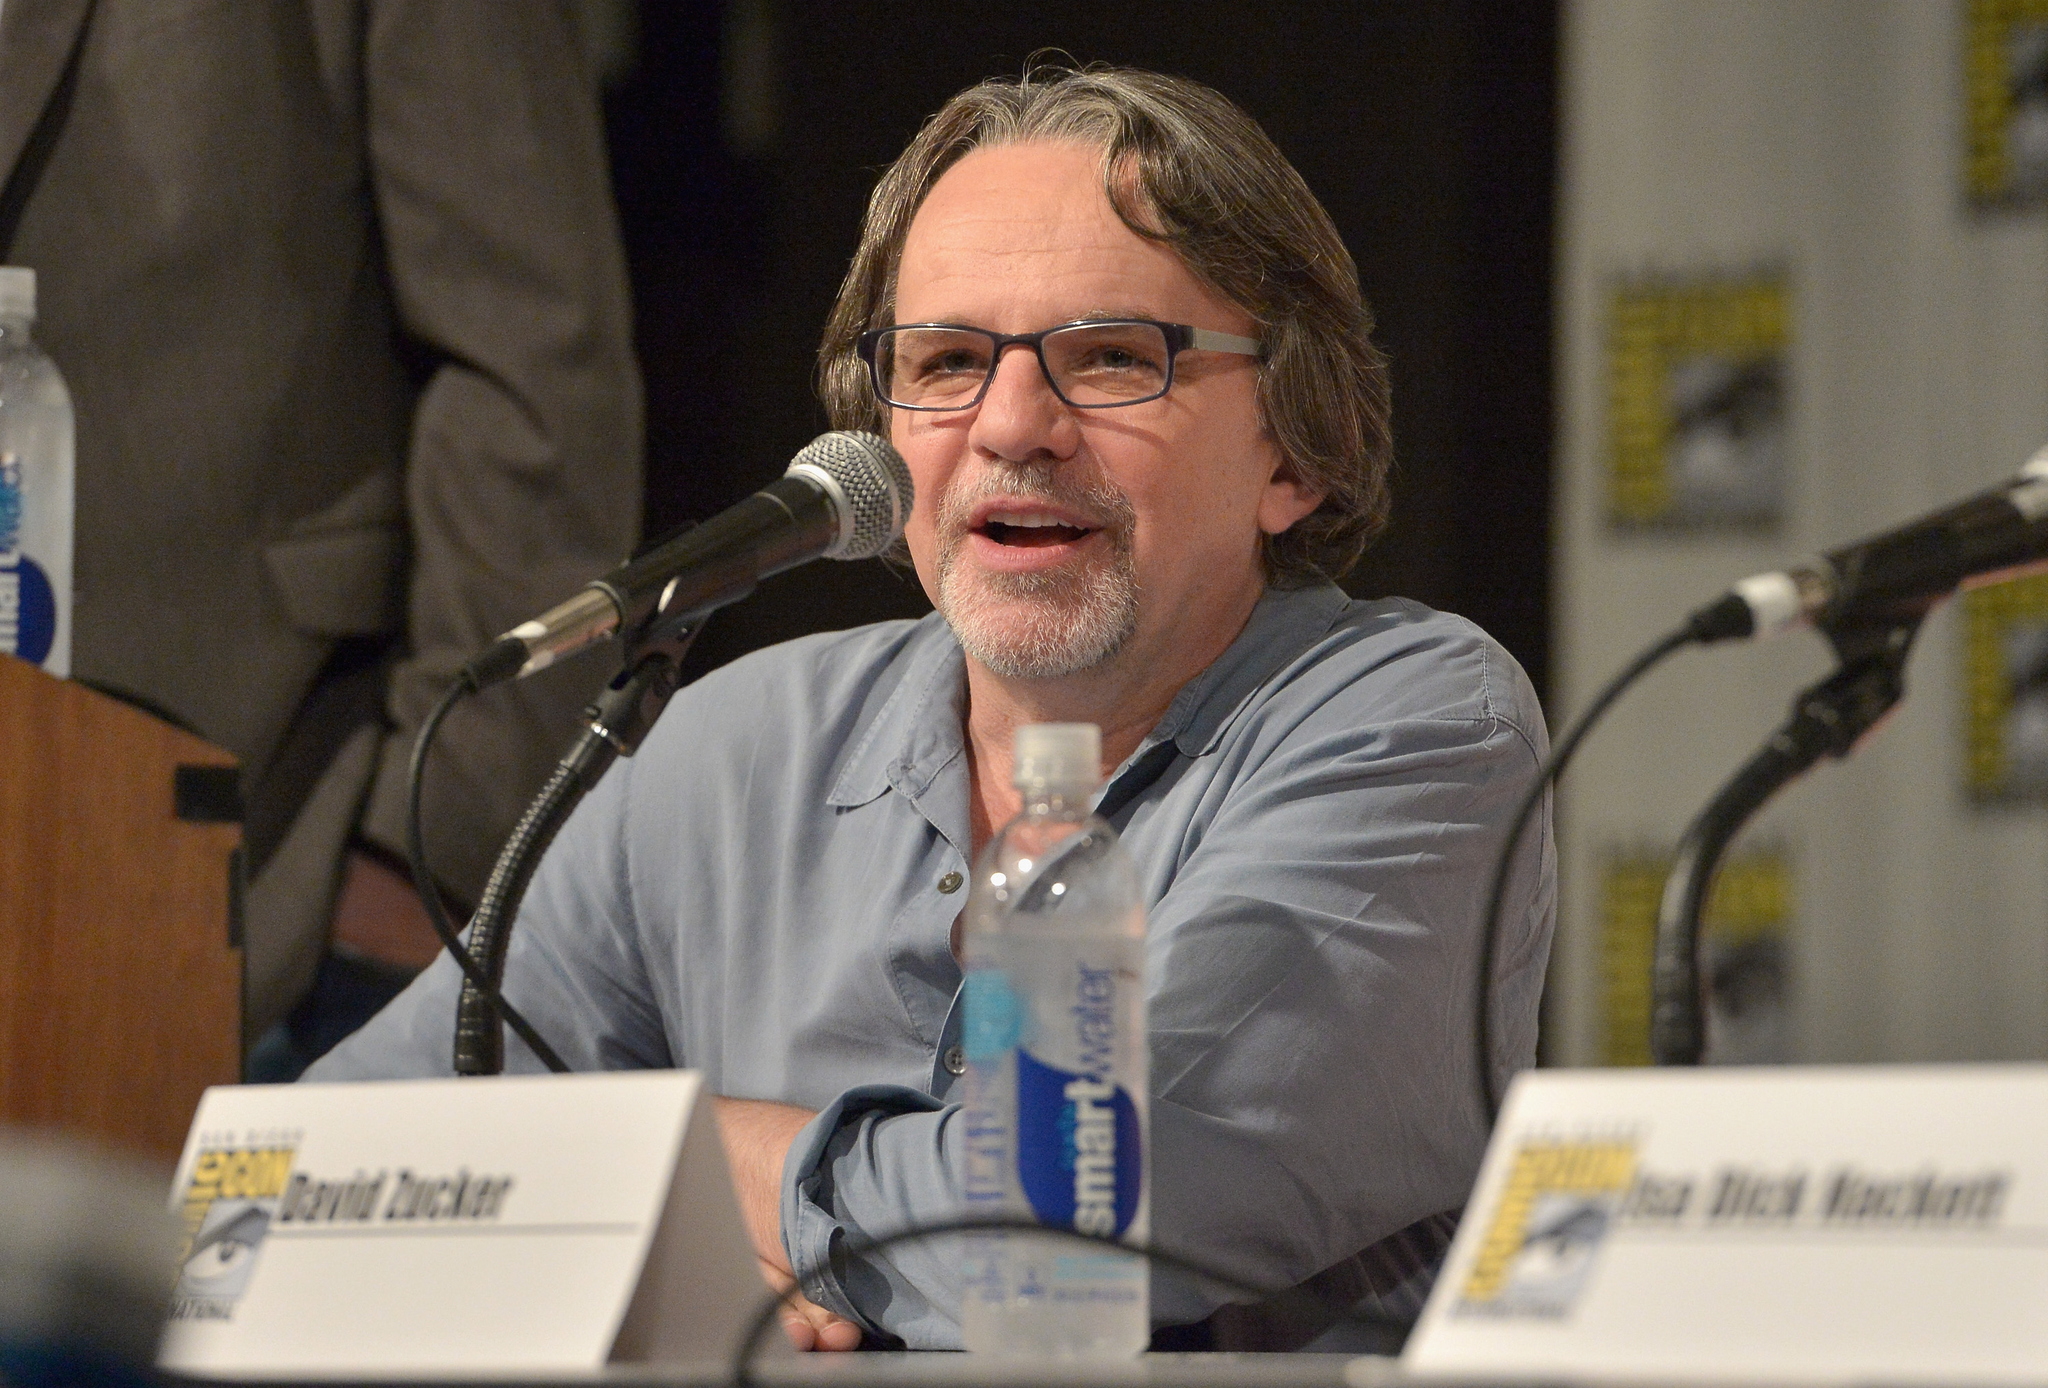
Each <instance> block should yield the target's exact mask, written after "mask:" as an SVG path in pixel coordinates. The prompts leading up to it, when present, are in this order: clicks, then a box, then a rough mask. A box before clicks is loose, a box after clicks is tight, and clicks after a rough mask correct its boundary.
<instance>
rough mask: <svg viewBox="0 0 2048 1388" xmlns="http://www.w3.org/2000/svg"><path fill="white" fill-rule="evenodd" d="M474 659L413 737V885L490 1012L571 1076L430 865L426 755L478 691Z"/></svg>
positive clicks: (409, 780) (408, 792) (409, 794)
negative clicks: (482, 955) (487, 963)
mask: <svg viewBox="0 0 2048 1388" xmlns="http://www.w3.org/2000/svg"><path fill="white" fill-rule="evenodd" d="M475 663H476V662H472V663H471V664H470V665H466V666H464V667H463V669H462V673H461V674H460V675H458V676H456V678H455V679H454V681H453V682H452V683H450V684H449V686H448V692H447V693H445V694H443V695H442V696H441V702H439V703H438V704H435V705H434V711H433V712H432V713H429V714H428V715H427V719H426V721H425V722H424V723H422V724H420V731H419V735H418V736H417V737H415V738H414V739H413V743H412V761H411V763H410V765H408V767H407V768H406V786H405V850H406V857H407V858H408V859H409V860H410V862H411V864H412V883H413V887H414V889H415V890H416V891H418V892H419V897H420V902H421V904H422V905H424V906H425V907H426V908H427V920H428V922H429V923H430V924H431V925H432V926H433V927H434V934H435V935H436V936H438V937H439V938H440V941H441V944H442V946H443V947H444V948H445V949H446V950H447V951H448V953H449V954H450V955H451V956H452V957H453V958H454V960H455V962H456V964H457V965H458V966H459V967H460V968H461V970H462V976H463V977H464V978H466V979H467V980H469V984H470V986H471V987H472V988H474V989H475V990H476V991H477V992H478V993H479V994H481V995H482V996H483V998H484V1000H485V1001H486V1002H487V1003H488V1004H489V1005H490V1007H491V1010H493V1011H494V1012H496V1013H497V1014H498V1015H499V1016H500V1017H502V1018H504V1019H505V1025H506V1026H508V1027H510V1028H512V1031H513V1033H514V1034H515V1035H517V1036H518V1037H519V1039H520V1040H521V1041H524V1042H525V1043H526V1045H527V1048H528V1049H529V1050H531V1051H532V1052H533V1053H534V1054H535V1055H537V1056H539V1057H540V1061H541V1064H543V1065H545V1066H547V1067H548V1069H550V1070H552V1071H554V1072H555V1073H556V1074H558V1075H562V1074H567V1073H568V1072H569V1065H568V1063H567V1062H566V1061H564V1060H563V1059H562V1057H561V1056H560V1055H558V1054H557V1053H556V1051H555V1048H554V1047H553V1046H550V1045H549V1044H548V1043H547V1041H546V1039H545V1038H543V1037H542V1036H541V1034H540V1033H539V1032H538V1031H536V1030H534V1027H533V1024H532V1023H531V1022H529V1021H527V1020H526V1018H525V1017H524V1016H523V1015H521V1013H520V1011H519V1009H518V1008H516V1007H514V1006H513V1005H512V1004H511V1003H509V1002H507V1001H506V1000H505V995H504V994H503V993H501V992H499V991H498V985H497V982H496V981H495V980H494V979H492V978H491V976H490V975H489V974H488V973H487V972H486V971H485V969H484V967H483V965H481V964H479V963H478V962H477V961H475V960H473V959H471V958H470V957H469V951H468V950H466V949H464V948H463V947H462V938H461V936H460V935H459V934H458V933H457V932H456V928H455V922H454V921H452V920H450V919H449V917H448V908H447V907H446V906H444V905H443V904H442V902H441V889H440V886H439V884H438V883H436V882H435V881H434V873H433V870H432V868H430V867H429V866H428V864H427V839H426V835H425V833H424V832H422V830H421V827H420V791H421V787H422V785H423V783H424V782H425V780H426V769H427V753H428V751H429V750H430V749H431V748H432V747H433V745H434V738H435V737H436V736H437V735H438V734H439V733H440V731H441V724H442V723H443V722H444V721H445V720H446V719H447V717H448V715H449V713H450V712H452V711H453V710H454V708H455V706H456V705H457V704H459V703H461V702H462V701H463V700H464V699H466V698H468V697H469V696H470V695H471V694H474V693H476V692H477V688H478V685H479V680H478V677H477V671H476V670H475V668H474V665H475Z"/></svg>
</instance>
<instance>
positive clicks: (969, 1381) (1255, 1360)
mask: <svg viewBox="0 0 2048 1388" xmlns="http://www.w3.org/2000/svg"><path fill="white" fill-rule="evenodd" d="M1396 1363H1397V1361H1395V1360H1393V1359H1386V1358H1379V1357H1375V1356H1358V1355H1349V1354H1146V1355H1141V1356H1140V1357H1138V1358H1136V1359H1127V1360H1099V1359H1098V1360H1081V1359H1067V1360H1062V1359H999V1358H995V1357H993V1356H984V1355H969V1354H918V1353H888V1352H882V1353H864V1354H807V1355H802V1356H776V1357H774V1358H771V1359H764V1360H761V1361H759V1362H758V1363H756V1364H755V1366H754V1368H753V1371H752V1378H753V1382H754V1383H755V1384H756V1385H758V1388H956V1386H957V1388H1032V1385H1039V1384H1043V1385H1048V1388H1382V1385H1390V1384H1392V1383H1393V1382H1394V1380H1395V1379H1396V1378H1397V1377H1398V1370H1397V1369H1396ZM164 1378H165V1381H166V1382H170V1383H198V1382H202V1381H205V1382H212V1381H213V1380H197V1379H186V1378H181V1377H178V1376H175V1375H165V1376H164ZM267 1381H268V1380H247V1379H239V1380H233V1382H234V1383H236V1384H237V1385H238V1388H253V1385H254V1384H256V1383H261V1382H267ZM360 1381H361V1382H363V1383H365V1384H366V1385H367V1384H371V1383H374V1384H375V1385H376V1388H393V1382H394V1381H393V1380H391V1379H378V1380H360ZM731 1381H732V1379H731V1377H730V1373H729V1370H728V1368H727V1367H725V1366H715V1367H714V1366H708V1365H707V1366H702V1367H698V1366H677V1365H659V1366H620V1367H615V1368H610V1369H607V1370H605V1371H604V1372H603V1373H601V1374H593V1375H590V1376H588V1377H572V1376H559V1375H550V1376H547V1377H538V1376H536V1377H521V1376H517V1375H506V1376H503V1377H495V1378H489V1379H468V1380H465V1379H459V1378H442V1379H436V1380H432V1382H434V1383H435V1384H436V1385H438V1388H449V1385H452V1384H457V1383H463V1382H474V1383H478V1384H488V1385H490V1388H562V1385H567V1384H591V1383H606V1384H621V1385H625V1384H634V1385H643V1384H644V1385H649V1386H650V1388H652V1386H653V1385H663V1386H664V1388H721V1386H722V1385H724V1384H728V1383H730V1382H731ZM277 1382H280V1383H282V1382H284V1380H277ZM297 1382H300V1383H303V1382H305V1380H297ZM322 1382H323V1383H328V1382H330V1381H329V1380H322ZM331 1382H332V1385H333V1388H342V1385H344V1384H347V1383H350V1382H354V1380H332V1381H331Z"/></svg>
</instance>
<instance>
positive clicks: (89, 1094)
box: [0, 656, 242, 1163]
mask: <svg viewBox="0 0 2048 1388" xmlns="http://www.w3.org/2000/svg"><path fill="white" fill-rule="evenodd" d="M0 759H4V766H5V769H4V770H0V1123H5V1124H19V1125H24V1126H29V1127H36V1128H43V1129H57V1130H60V1131H64V1132H68V1133H71V1134H74V1135H76V1136H79V1137H82V1138H85V1139H87V1140H90V1141H94V1142H98V1143H102V1144H105V1145H111V1146H115V1147H119V1148H123V1149H126V1150H127V1151H129V1152H131V1153H135V1154H138V1155H143V1156H147V1157H151V1158H155V1159H157V1160H160V1161H164V1162H166V1163H168V1162H172V1161H175V1160H176V1158H177V1154H178V1151H179V1149H180V1148H181V1147H182V1146H183V1144H184V1140H185V1131H186V1129H187V1128H188V1127H189V1126H190V1125H191V1121H192V1111H193V1109H194V1108H195V1107H197V1105H198V1103H199V1095H200V1092H201V1091H202V1090H203V1089H205V1088H206V1086H207V1085H209V1084H226V1083H233V1082H234V1081H235V1080H236V1079H238V1078H239V1077H240V1072H241V1015H242V957H241V950H240V949H239V948H238V945H239V941H238V940H237V939H235V938H234V937H233V932H234V930H235V929H236V923H235V922H234V921H233V920H232V915H233V908H232V904H231V903H232V898H233V892H234V889H235V883H234V878H235V875H236V873H237V872H238V870H239V869H238V867H237V866H236V864H235V862H234V861H233V860H234V859H235V857H236V854H237V849H238V847H239V845H240V842H241V829H240V827H239V826H238V825H237V824H236V823H234V822H230V821H232V820H233V819H234V818H235V817H236V813H237V812H236V808H235V797H234V794H233V780H232V777H233V775H234V758H233V757H231V756H229V755H228V754H227V753H226V752H224V751H222V750H221V749H220V748H218V747H215V746H213V745H212V744H210V743H208V742H205V741H202V740H201V739H199V738H197V737H194V736H192V735H191V734H189V733H185V732H180V731H179V730H178V729H176V728H173V727H171V726H170V725H169V724H167V723H163V722H161V721H159V720H158V719H155V718H152V717H150V716H149V715H148V714H146V713H143V712H140V711H139V710H137V709H134V708H131V707H129V706H128V705H126V704H123V703H121V702H119V701H118V700H115V699H110V698H107V697H106V696H104V695H101V694H97V693H94V692H93V691H92V690H90V689H87V688H86V687H84V686H83V685H79V684H74V683H71V682H70V681H67V680H59V679H54V678H52V677H51V676H49V675H47V674H45V673H43V672H42V671H41V670H39V669H37V668H35V667H34V666H32V665H29V664H27V663H25V662H23V661H19V660H16V659H13V658H12V657H9V656H0ZM181 811H182V817H181Z"/></svg>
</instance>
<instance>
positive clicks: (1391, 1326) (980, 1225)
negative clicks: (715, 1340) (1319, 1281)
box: [727, 1215, 1412, 1388]
mask: <svg viewBox="0 0 2048 1388" xmlns="http://www.w3.org/2000/svg"><path fill="white" fill-rule="evenodd" d="M1002 1232H1015V1233H1030V1234H1046V1235H1050V1236H1051V1237H1053V1238H1059V1239H1067V1240H1071V1241H1074V1242H1078V1243H1086V1244H1093V1245H1096V1246H1097V1247H1104V1248H1111V1249H1115V1250H1116V1251H1117V1252H1119V1253H1130V1254H1134V1255H1135V1256H1137V1257H1140V1258H1143V1259H1144V1260H1145V1261H1146V1262H1147V1263H1151V1264H1154V1265H1157V1266H1160V1267H1167V1268H1171V1269H1173V1270H1174V1271H1176V1272H1184V1273H1187V1274H1189V1275H1190V1276H1193V1277H1200V1278H1203V1279H1205V1280H1206V1281H1210V1282H1217V1283H1221V1284H1222V1285H1223V1286H1225V1287H1228V1288H1229V1289H1230V1290H1231V1291H1232V1292H1234V1293H1237V1294H1239V1295H1242V1296H1249V1297H1256V1298H1258V1299H1259V1300H1260V1301H1265V1302H1277V1303H1279V1304H1281V1305H1288V1304H1293V1305H1296V1306H1303V1307H1307V1308H1309V1309H1312V1310H1315V1311H1319V1312H1321V1313H1322V1314H1323V1315H1324V1316H1325V1317H1327V1318H1328V1319H1329V1324H1331V1325H1337V1324H1352V1325H1359V1326H1363V1327H1366V1328H1368V1329H1372V1330H1378V1331H1385V1332H1391V1333H1392V1334H1395V1335H1399V1336H1405V1335H1406V1334H1407V1333H1408V1332H1409V1330H1410V1329H1412V1326H1411V1325H1410V1324H1409V1323H1408V1322H1407V1321H1404V1320H1399V1319H1397V1318H1395V1317H1393V1316H1387V1315H1377V1314H1374V1313H1372V1312H1368V1311H1361V1310H1360V1309H1359V1308H1358V1306H1357V1305H1356V1304H1355V1303H1340V1302H1337V1301H1335V1300H1333V1299H1332V1298H1330V1297H1326V1296H1322V1295H1319V1294H1317V1293H1315V1292H1312V1291H1309V1290H1307V1289H1306V1288H1304V1287H1298V1286H1297V1287H1281V1288H1277V1289H1276V1288H1272V1287H1261V1286H1257V1285H1255V1284H1253V1283H1251V1282H1247V1281H1246V1280H1245V1279H1244V1278H1242V1277H1240V1276H1238V1275H1237V1274H1236V1273H1234V1272H1225V1271H1223V1270H1222V1269H1220V1268H1218V1267H1216V1266H1215V1265H1214V1264H1211V1263H1207V1262H1204V1261H1202V1260H1201V1259H1199V1258H1193V1257H1190V1256H1188V1255H1187V1254H1185V1253H1176V1252H1174V1251H1173V1250H1171V1249H1167V1248H1161V1247H1159V1246H1158V1245H1157V1244H1132V1243H1125V1242H1124V1241H1123V1240H1121V1239H1117V1238H1112V1237H1108V1236H1105V1235H1101V1234H1084V1233H1082V1232H1081V1231H1080V1230H1078V1229H1072V1228H1067V1227H1065V1226H1063V1225H1057V1224H1038V1223H1035V1222H1034V1221H1032V1220H1028V1219H1019V1218H1016V1217H1013V1216H990V1215H980V1216H967V1217H963V1218H959V1219H936V1220H931V1221H928V1222H926V1223H924V1224H915V1225H911V1226H909V1227H908V1228H903V1229H898V1230H896V1231H895V1232H893V1233H888V1234H879V1235H874V1236H862V1237H857V1238H850V1239H847V1240H845V1241H844V1242H843V1243H841V1244H838V1245H836V1246H835V1247H834V1248H833V1256H834V1258H835V1259H836V1258H840V1257H860V1256H862V1255H864V1254H868V1253H879V1252H882V1251H883V1250H884V1249H888V1248H893V1247H894V1246H896V1245H897V1244H900V1243H912V1242H916V1241H917V1240H919V1239H928V1238H936V1237H938V1236H940V1235H942V1234H983V1233H1002ZM801 1291H802V1289H801V1288H799V1287H794V1286H792V1287H791V1288H790V1289H789V1290H788V1291H786V1292H770V1293H769V1294H768V1296H767V1298H766V1299H765V1300H764V1301H762V1303H761V1307H760V1310H759V1311H757V1312H756V1313H755V1315H754V1319H753V1320H752V1321H751V1322H750V1323H749V1324H748V1326H747V1329H746V1331H745V1332H744V1333H743V1334H742V1335H741V1336H740V1342H739V1344H738V1345H737V1346H736V1347H735V1348H734V1350H733V1357H732V1369H731V1372H730V1373H729V1374H728V1375H727V1380H728V1382H729V1383H730V1384H731V1385H732V1388H759V1385H758V1384H757V1382H756V1380H755V1378H754V1375H753V1372H752V1370H751V1368H750V1367H749V1366H750V1365H751V1364H752V1363H753V1360H754V1356H755V1355H756V1354H757V1353H759V1352H760V1348H761V1341H762V1340H763V1339H765V1338H766V1337H767V1334H768V1331H769V1329H770V1328H771V1327H772V1326H773V1325H774V1324H775V1320H776V1317H777V1315H778V1314H779V1313H780V1312H781V1310H782V1308H783V1307H784V1306H786V1305H788V1304H789V1303H790V1301H791V1299H792V1298H794V1297H796V1296H797V1295H799V1294H800V1293H801Z"/></svg>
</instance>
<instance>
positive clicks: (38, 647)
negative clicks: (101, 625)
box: [0, 453, 57, 665]
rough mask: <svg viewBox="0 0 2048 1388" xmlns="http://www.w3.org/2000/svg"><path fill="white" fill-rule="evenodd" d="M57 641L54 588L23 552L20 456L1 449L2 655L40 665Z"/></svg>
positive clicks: (0, 626)
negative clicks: (3, 451)
mask: <svg viewBox="0 0 2048 1388" xmlns="http://www.w3.org/2000/svg"><path fill="white" fill-rule="evenodd" d="M56 640H57V593H56V589H55V588H53V587H52V586H51V584H50V578H49V575H48V574H46V573H44V572H43V569H42V566H41V565H39V564H37V563H36V561H35V560H33V559H31V558H29V557H28V556H27V555H25V554H23V553H22V552H21V461H20V459H19V458H18V457H17V456H16V455H15V454H13V453H0V655H11V656H18V657H20V658H21V659H23V660H26V661H28V662H29V663H30V664H31V665H40V664H42V663H43V660H44V659H45V657H47V656H48V655H49V654H50V647H51V646H52V645H53V644H55V642H56Z"/></svg>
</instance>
